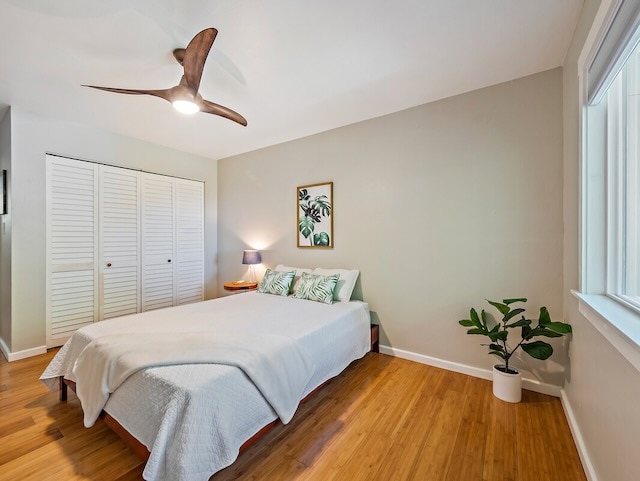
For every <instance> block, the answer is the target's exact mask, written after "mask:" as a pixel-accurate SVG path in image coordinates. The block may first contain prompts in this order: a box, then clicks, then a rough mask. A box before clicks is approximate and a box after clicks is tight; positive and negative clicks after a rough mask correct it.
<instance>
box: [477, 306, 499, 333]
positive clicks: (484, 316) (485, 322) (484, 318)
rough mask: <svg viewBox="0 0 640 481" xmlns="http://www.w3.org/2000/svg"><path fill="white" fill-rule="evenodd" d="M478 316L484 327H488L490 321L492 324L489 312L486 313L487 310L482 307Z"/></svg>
mask: <svg viewBox="0 0 640 481" xmlns="http://www.w3.org/2000/svg"><path fill="white" fill-rule="evenodd" d="M480 318H481V319H482V325H483V326H484V328H485V329H489V324H490V323H491V324H493V320H492V319H491V317H489V314H487V311H485V310H484V309H482V312H481V313H480ZM496 327H497V326H496ZM494 329H495V327H494Z"/></svg>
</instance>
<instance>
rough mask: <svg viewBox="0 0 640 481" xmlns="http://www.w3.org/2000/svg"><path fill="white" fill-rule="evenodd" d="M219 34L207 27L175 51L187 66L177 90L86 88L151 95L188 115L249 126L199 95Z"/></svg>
mask: <svg viewBox="0 0 640 481" xmlns="http://www.w3.org/2000/svg"><path fill="white" fill-rule="evenodd" d="M217 34H218V31H217V30H216V29H215V28H207V29H205V30H203V31H202V32H200V33H198V34H197V35H196V36H195V37H193V39H192V40H191V42H189V45H187V48H176V49H175V50H174V51H173V56H174V57H175V59H176V60H177V61H178V63H179V64H180V65H182V66H183V67H184V75H182V78H181V79H180V83H179V84H178V85H176V86H175V87H171V88H169V89H164V90H134V89H117V88H111V87H98V86H96V85H83V87H91V88H93V89H98V90H106V91H107V92H115V93H119V94H132V95H152V96H154V97H160V98H161V99H165V100H167V101H169V102H171V103H172V104H173V106H174V107H175V109H176V110H178V111H180V112H182V113H185V114H195V113H196V112H204V113H207V114H213V115H219V116H221V117H225V118H227V119H229V120H233V121H234V122H237V123H239V124H240V125H244V126H246V125H247V120H246V119H245V118H244V117H243V116H242V115H240V114H239V113H238V112H234V111H233V110H231V109H229V108H227V107H223V106H222V105H218V104H214V103H213V102H209V101H208V100H205V99H203V98H202V95H200V93H198V88H199V87H200V79H201V77H202V70H203V69H204V63H205V61H206V60H207V55H209V50H210V49H211V45H213V41H214V40H215V38H216V35H217Z"/></svg>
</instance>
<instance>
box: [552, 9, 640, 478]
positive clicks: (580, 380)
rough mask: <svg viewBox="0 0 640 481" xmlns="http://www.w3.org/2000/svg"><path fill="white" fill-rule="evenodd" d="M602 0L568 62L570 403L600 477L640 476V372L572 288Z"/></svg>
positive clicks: (588, 15) (589, 13)
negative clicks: (582, 89)
mask: <svg viewBox="0 0 640 481" xmlns="http://www.w3.org/2000/svg"><path fill="white" fill-rule="evenodd" d="M599 5H600V1H599V0H586V1H585V5H584V8H583V11H582V16H581V19H580V22H579V25H578V28H577V30H576V33H575V35H574V39H573V42H572V44H571V47H570V49H569V51H568V54H567V58H566V60H565V67H564V75H563V85H564V186H563V192H564V219H565V228H564V229H565V235H564V279H565V280H564V288H563V292H564V310H565V314H564V316H565V319H567V320H568V321H569V322H571V323H572V324H573V326H574V330H573V332H574V334H573V339H572V342H571V345H570V359H571V364H570V369H569V372H568V376H567V383H566V387H565V395H566V404H567V407H568V408H569V410H570V412H572V413H573V416H574V417H575V421H576V424H577V426H578V429H579V433H578V434H579V436H578V442H579V443H582V444H583V445H584V448H585V451H586V453H587V455H588V459H589V461H590V463H591V465H592V471H591V474H592V475H593V476H594V479H597V480H599V481H609V480H615V481H635V480H638V479H640V463H638V462H637V460H636V456H637V443H638V439H640V415H639V414H638V407H637V406H638V400H639V399H640V372H638V371H637V370H636V369H635V368H633V367H632V365H631V364H630V363H629V362H628V361H627V360H626V359H624V358H623V357H622V356H621V355H620V354H619V353H618V351H617V350H616V349H615V348H613V346H612V345H611V344H610V343H609V342H608V341H607V340H606V339H605V338H604V337H602V335H601V334H600V333H599V332H598V331H597V330H596V329H595V328H594V327H593V326H592V325H591V323H589V321H587V320H586V319H585V318H584V317H583V316H582V315H581V314H580V313H579V312H578V305H577V300H576V299H575V298H574V297H573V296H572V295H571V293H570V290H571V289H577V288H578V281H579V277H578V276H579V270H578V266H579V257H578V256H579V249H578V246H579V242H580V239H579V223H578V221H579V215H580V213H579V185H580V184H579V182H580V178H579V165H580V158H579V142H580V139H579V135H578V129H579V124H578V120H579V116H580V110H579V104H578V72H577V59H578V56H579V55H580V52H581V50H582V48H583V45H584V43H585V39H586V36H587V34H588V31H589V29H590V27H591V24H592V22H593V19H594V17H595V14H596V11H597V9H598V7H599Z"/></svg>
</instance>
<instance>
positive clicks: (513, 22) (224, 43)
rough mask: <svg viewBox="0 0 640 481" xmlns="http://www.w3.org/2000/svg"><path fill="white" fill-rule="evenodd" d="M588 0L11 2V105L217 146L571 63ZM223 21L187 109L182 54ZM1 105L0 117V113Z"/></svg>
mask: <svg viewBox="0 0 640 481" xmlns="http://www.w3.org/2000/svg"><path fill="white" fill-rule="evenodd" d="M582 3H583V1H582V0H393V1H389V0H349V1H345V0H321V1H311V0H270V1H266V0H109V1H105V0H0V107H2V106H3V104H4V106H6V105H15V106H18V107H20V108H24V109H26V110H29V111H33V112H35V113H39V114H41V115H44V116H47V117H55V118H59V119H65V120H71V121H75V122H80V123H86V124H90V125H94V126H97V127H100V128H103V129H107V130H110V131H113V132H117V133H121V134H124V135H127V136H130V137H134V138H139V139H143V140H146V141H149V142H153V143H157V144H161V145H166V146H170V147H173V148H176V149H179V150H183V151H187V152H192V153H195V154H199V155H203V156H206V157H209V158H212V159H220V158H224V157H228V156H231V155H234V154H239V153H243V152H248V151H251V150H255V149H258V148H261V147H266V146H269V145H273V144H277V143H280V142H284V141H287V140H292V139H296V138H300V137H304V136H306V135H310V134H314V133H317V132H322V131H325V130H329V129H332V128H336V127H340V126H343V125H347V124H351V123H354V122H358V121H361V120H365V119H369V118H373V117H378V116H380V115H384V114H388V113H391V112H396V111H399V110H403V109H406V108H409V107H412V106H416V105H420V104H424V103H427V102H431V101H433V100H437V99H441V98H445V97H449V96H452V95H456V94H459V93H463V92H467V91H471V90H475V89H477V88H481V87H485V86H488V85H493V84H496V83H500V82H504V81H508V80H512V79H515V78H519V77H523V76H525V75H529V74H533V73H536V72H540V71H544V70H548V69H551V68H554V67H558V66H560V65H562V62H563V59H564V56H565V53H566V50H567V48H568V45H569V42H570V40H571V36H572V34H573V30H574V27H575V25H576V22H577V18H578V15H579V12H580V9H581V7H582ZM207 27H215V28H217V29H218V30H219V33H218V37H217V38H216V41H215V43H214V44H213V48H212V49H211V53H210V54H209V58H208V60H207V63H206V65H205V69H204V75H203V78H202V83H201V86H200V93H201V94H202V95H203V97H204V98H206V99H207V100H210V101H212V102H216V103H220V104H222V105H224V106H227V107H229V108H231V109H233V110H236V111H237V112H239V113H241V114H242V115H244V116H245V117H246V118H247V120H248V122H249V125H248V126H247V127H242V126H240V125H238V124H235V123H234V122H231V121H229V120H226V119H223V118H221V117H217V116H213V115H207V114H202V113H199V114H196V115H194V116H189V117H187V116H184V115H182V114H179V113H178V112H176V111H175V110H174V109H173V108H172V107H171V105H170V104H169V103H167V102H165V101H164V100H162V99H158V98H153V97H149V96H132V95H120V94H114V93H107V92H102V91H97V90H93V89H88V88H85V87H81V84H93V85H102V86H108V87H119V88H131V89H157V88H168V87H171V86H173V85H176V84H177V83H178V81H179V79H180V75H181V73H182V69H181V67H180V65H178V64H177V63H176V62H175V60H174V59H173V57H172V55H171V52H172V50H173V49H174V48H176V47H185V46H186V45H187V43H188V42H189V40H191V38H192V37H193V36H194V35H195V34H196V33H197V32H199V31H200V30H202V29H204V28H207ZM0 117H1V115H0Z"/></svg>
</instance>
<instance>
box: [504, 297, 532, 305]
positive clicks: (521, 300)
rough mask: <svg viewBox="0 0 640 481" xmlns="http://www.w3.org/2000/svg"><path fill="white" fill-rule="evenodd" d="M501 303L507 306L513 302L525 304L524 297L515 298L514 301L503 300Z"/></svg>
mask: <svg viewBox="0 0 640 481" xmlns="http://www.w3.org/2000/svg"><path fill="white" fill-rule="evenodd" d="M502 302H504V303H505V304H506V305H507V306H508V305H509V304H513V303H514V302H527V299H526V297H517V298H514V299H503V300H502Z"/></svg>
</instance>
